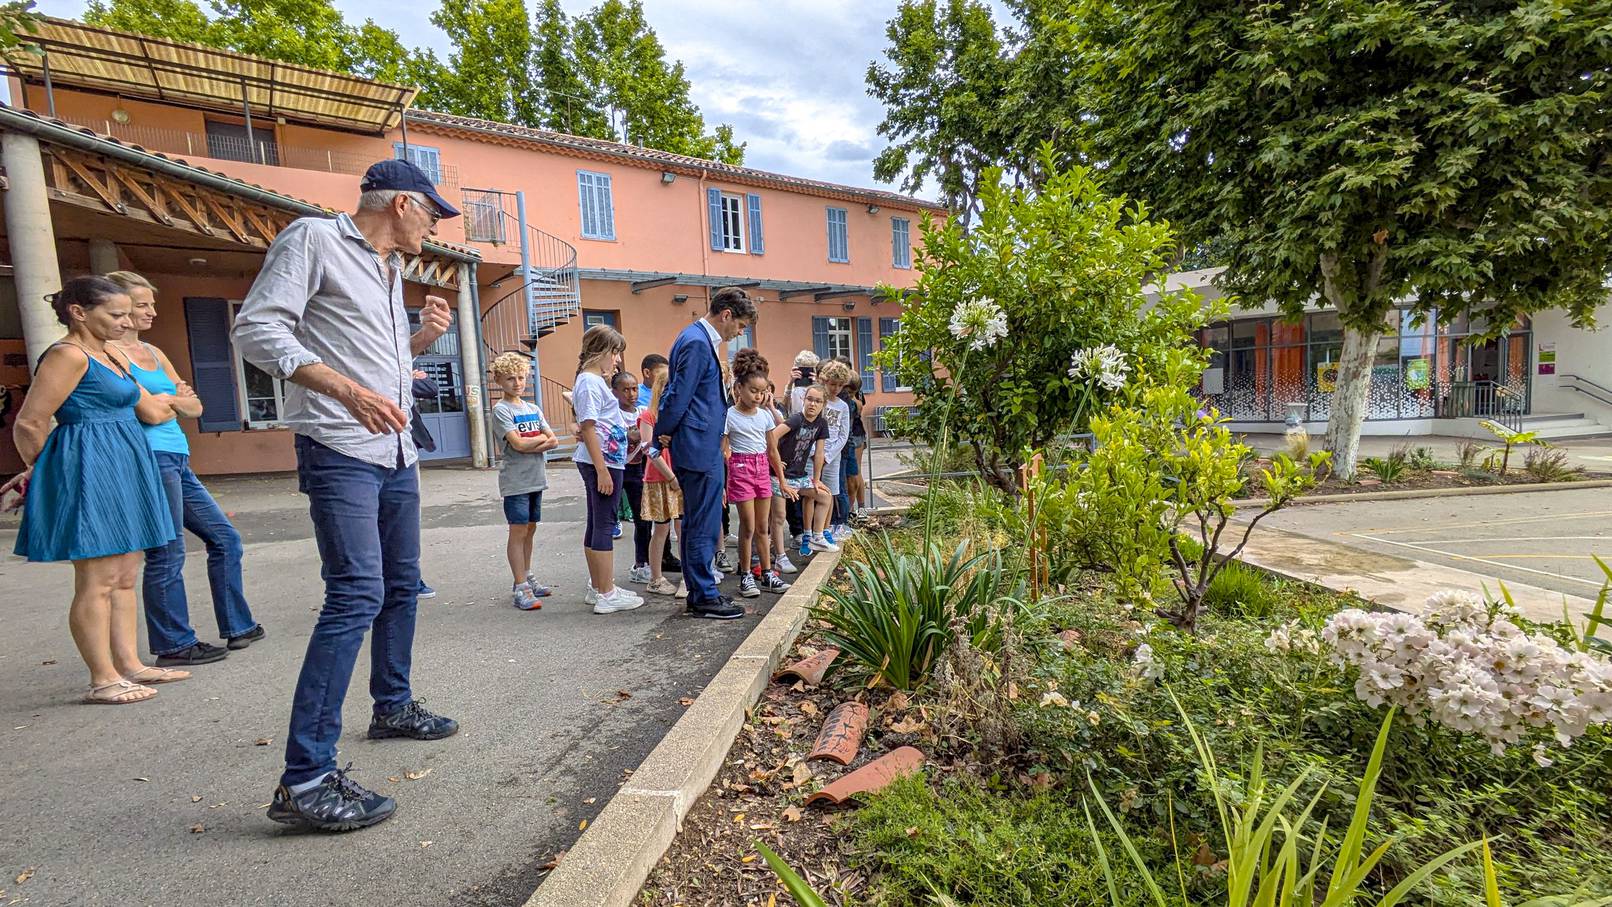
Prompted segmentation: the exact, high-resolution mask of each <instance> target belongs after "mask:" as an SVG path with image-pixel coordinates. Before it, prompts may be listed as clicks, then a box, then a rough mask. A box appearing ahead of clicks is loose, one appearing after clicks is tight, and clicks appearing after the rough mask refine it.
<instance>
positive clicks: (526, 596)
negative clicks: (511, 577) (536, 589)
mask: <svg viewBox="0 0 1612 907" xmlns="http://www.w3.org/2000/svg"><path fill="white" fill-rule="evenodd" d="M510 599H511V600H512V601H513V603H514V605H515V607H516V608H517V609H519V610H521V611H537V610H539V609H541V608H542V607H543V603H542V602H540V601H538V600H537V596H535V595H533V594H532V588H531V587H530V586H528V585H526V584H525V583H521V584H520V585H518V586H516V587H515V589H514V591H512V592H511V593H510Z"/></svg>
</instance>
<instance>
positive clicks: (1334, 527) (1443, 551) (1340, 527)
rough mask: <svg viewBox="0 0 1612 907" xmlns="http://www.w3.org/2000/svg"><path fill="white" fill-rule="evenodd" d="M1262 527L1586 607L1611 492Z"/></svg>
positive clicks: (1303, 515)
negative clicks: (1582, 601) (1549, 593)
mask: <svg viewBox="0 0 1612 907" xmlns="http://www.w3.org/2000/svg"><path fill="white" fill-rule="evenodd" d="M1260 525H1261V526H1274V527H1278V528H1282V529H1287V530H1290V531H1292V532H1297V533H1299V534H1301V535H1307V536H1310V537H1311V538H1318V539H1325V540H1327V541H1331V542H1337V543H1339V544H1343V545H1347V546H1349V547H1352V548H1356V549H1360V550H1363V551H1369V552H1374V553H1377V554H1387V555H1394V556H1397V557H1402V558H1411V559H1414V560H1420V561H1427V562H1430V563H1435V564H1442V565H1445V566H1449V567H1456V568H1459V569H1461V570H1467V571H1470V572H1472V573H1477V574H1480V575H1483V576H1486V577H1491V578H1492V579H1494V580H1497V581H1505V582H1509V583H1529V584H1532V585H1535V586H1539V587H1542V588H1545V589H1550V590H1553V591H1556V592H1562V593H1566V594H1569V595H1577V596H1582V597H1584V598H1590V599H1593V598H1595V595H1596V592H1597V590H1599V589H1600V588H1601V584H1602V583H1603V582H1604V581H1605V576H1604V574H1602V572H1601V569H1600V567H1598V566H1597V565H1596V563H1595V560H1594V556H1596V555H1599V556H1600V558H1601V559H1602V560H1604V561H1606V562H1607V563H1608V564H1609V565H1612V488H1590V489H1574V488H1573V487H1572V486H1571V485H1560V486H1553V487H1552V490H1549V491H1522V492H1516V493H1512V494H1494V495H1465V496H1454V497H1438V498H1412V499H1409V500H1386V501H1350V502H1343V503H1335V504H1303V505H1299V506H1296V507H1293V508H1291V509H1288V510H1284V511H1279V512H1277V513H1275V514H1272V515H1271V516H1269V517H1266V518H1265V519H1264V520H1263V521H1261V523H1260ZM1255 532H1256V533H1257V532H1258V530H1257V529H1256V530H1255ZM1489 588H1490V591H1492V592H1495V593H1497V594H1498V591H1499V587H1498V583H1491V584H1490V586H1489ZM1557 604H1558V605H1559V604H1560V603H1559V602H1558V603H1557Z"/></svg>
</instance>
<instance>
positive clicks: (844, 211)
mask: <svg viewBox="0 0 1612 907" xmlns="http://www.w3.org/2000/svg"><path fill="white" fill-rule="evenodd" d="M826 212H827V214H826V216H827V220H828V260H829V261H831V262H833V263H834V264H850V262H851V214H850V209H849V208H835V207H832V206H830V207H828V208H827V209H826ZM836 214H838V215H839V217H838V221H839V227H840V237H839V239H840V244H841V245H842V246H844V249H843V250H841V255H840V257H839V258H835V257H834V226H835V220H836V218H835V215H836Z"/></svg>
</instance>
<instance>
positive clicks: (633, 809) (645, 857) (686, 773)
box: [525, 552, 840, 907]
mask: <svg viewBox="0 0 1612 907" xmlns="http://www.w3.org/2000/svg"><path fill="white" fill-rule="evenodd" d="M839 559H840V555H839V554H838V553H832V552H831V553H824V554H819V555H817V556H816V557H814V558H812V561H811V563H810V564H809V565H808V566H807V567H806V569H805V570H803V571H802V572H801V573H800V575H799V578H798V579H797V580H796V581H795V583H794V584H793V585H792V586H791V587H790V589H789V591H788V592H786V593H784V594H783V596H782V597H780V598H779V599H778V602H777V604H775V605H773V607H772V610H771V611H769V612H767V616H766V617H764V618H762V619H761V622H760V623H759V624H757V625H756V628H755V629H754V630H752V631H750V635H749V636H748V637H747V638H746V639H745V641H744V642H743V643H741V644H740V645H739V648H738V649H736V650H734V653H733V655H732V657H730V658H729V659H728V663H727V664H726V665H724V666H723V667H722V670H721V671H718V672H717V675H716V676H715V677H713V678H712V679H711V682H710V683H709V684H707V685H706V687H705V689H704V690H702V691H700V695H699V697H698V698H697V699H695V700H694V704H693V705H691V706H689V707H688V711H686V712H684V713H683V717H681V718H679V719H678V720H677V723H676V724H674V725H672V729H671V730H670V731H668V732H667V734H666V736H665V737H663V738H662V739H661V742H660V743H659V744H658V745H656V747H655V749H654V750H653V751H651V752H650V754H649V756H648V757H647V758H645V759H644V761H643V764H641V765H639V766H638V768H637V770H636V771H634V772H633V775H632V778H631V779H630V780H629V781H628V782H627V783H626V784H625V785H623V786H622V788H621V790H619V791H617V792H616V795H615V796H614V797H612V798H611V799H610V802H609V803H608V804H606V805H605V808H604V810H603V811H602V812H600V813H599V817H598V818H597V819H595V820H594V821H593V824H591V825H589V826H588V828H587V830H586V831H584V832H583V833H582V836H581V837H580V838H578V839H577V842H576V843H575V844H574V845H572V847H571V849H570V850H569V851H567V852H566V855H565V859H564V860H562V861H561V862H560V865H559V866H557V867H555V869H554V871H553V872H551V873H549V875H548V877H547V878H545V879H544V880H543V882H542V883H541V884H540V885H539V886H538V888H537V891H535V892H533V894H532V896H531V897H530V898H528V899H527V900H526V905H525V907H590V905H598V907H630V905H631V904H632V903H633V901H635V900H636V899H637V897H638V890H639V889H640V888H642V887H643V884H644V880H645V879H647V878H648V877H649V873H650V871H651V870H653V869H654V868H655V864H656V863H657V862H658V861H659V860H660V858H661V856H662V855H663V854H665V853H666V849H667V848H668V847H670V846H671V844H672V839H673V838H675V837H676V836H677V832H678V830H679V829H680V828H681V827H682V824H683V818H684V817H685V816H687V815H688V811H689V809H690V808H691V807H693V805H694V801H695V800H697V799H699V797H700V794H702V793H704V792H705V789H706V788H707V787H709V786H710V784H711V782H712V781H713V780H714V779H715V778H716V775H717V772H718V770H720V769H721V768H722V762H723V760H724V759H726V758H727V755H728V748H729V747H731V746H732V745H733V741H734V738H736V737H737V736H738V735H739V728H740V727H741V726H742V725H743V724H744V720H745V713H746V712H747V711H748V710H749V708H750V706H751V705H753V704H754V703H755V701H756V699H758V698H759V697H760V696H761V692H762V690H765V689H766V688H767V683H768V681H769V680H770V679H771V677H772V672H773V671H774V670H775V669H776V668H777V667H778V662H779V661H780V659H782V658H783V656H784V654H785V653H787V652H788V651H789V648H790V646H792V645H794V642H795V637H796V636H797V635H799V633H800V631H801V628H802V627H804V626H805V625H806V618H807V616H808V614H809V613H810V609H811V607H812V606H813V605H814V604H816V603H817V596H818V591H819V589H820V588H821V586H822V584H823V582H824V581H825V580H826V579H828V576H829V574H830V573H832V572H833V570H834V567H835V566H836V565H837V564H838V563H839Z"/></svg>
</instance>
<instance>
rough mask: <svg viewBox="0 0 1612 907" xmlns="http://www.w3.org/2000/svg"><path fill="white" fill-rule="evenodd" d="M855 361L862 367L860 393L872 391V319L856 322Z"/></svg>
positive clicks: (860, 319) (861, 319) (862, 319)
mask: <svg viewBox="0 0 1612 907" xmlns="http://www.w3.org/2000/svg"><path fill="white" fill-rule="evenodd" d="M856 361H857V364H858V365H860V366H861V367H862V392H863V393H864V394H865V393H867V392H869V391H871V390H873V319H872V318H858V319H857V320H856Z"/></svg>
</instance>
